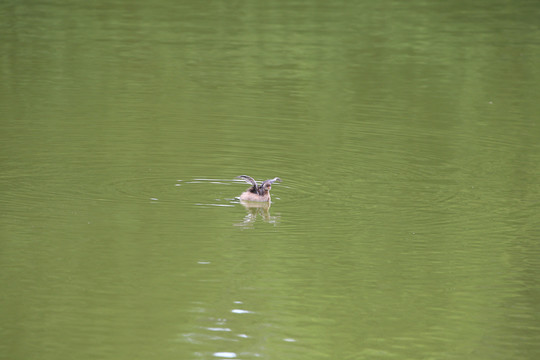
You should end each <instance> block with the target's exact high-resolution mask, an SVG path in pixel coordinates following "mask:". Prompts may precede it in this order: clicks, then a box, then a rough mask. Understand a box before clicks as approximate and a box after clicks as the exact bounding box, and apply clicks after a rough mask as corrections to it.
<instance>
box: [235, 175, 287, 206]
mask: <svg viewBox="0 0 540 360" xmlns="http://www.w3.org/2000/svg"><path fill="white" fill-rule="evenodd" d="M237 178H239V179H243V180H244V181H245V182H247V183H248V184H251V187H250V188H249V189H247V190H246V191H244V192H243V193H242V194H241V195H240V200H243V201H258V202H265V201H270V189H271V188H272V183H273V182H276V181H278V182H281V179H280V178H278V177H275V178H273V179H269V180H264V181H263V182H262V183H261V185H257V182H256V181H255V180H254V179H253V178H252V177H251V176H247V175H240V176H237Z"/></svg>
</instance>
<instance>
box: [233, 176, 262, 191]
mask: <svg viewBox="0 0 540 360" xmlns="http://www.w3.org/2000/svg"><path fill="white" fill-rule="evenodd" d="M237 178H238V179H243V180H244V181H245V182H247V183H248V184H251V185H253V186H255V189H256V188H257V182H256V181H255V180H254V179H253V178H252V177H251V176H247V175H240V176H237Z"/></svg>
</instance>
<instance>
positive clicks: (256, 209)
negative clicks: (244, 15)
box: [235, 200, 280, 228]
mask: <svg viewBox="0 0 540 360" xmlns="http://www.w3.org/2000/svg"><path fill="white" fill-rule="evenodd" d="M240 204H242V206H244V207H245V208H246V210H247V214H246V216H245V217H244V220H243V221H242V222H241V223H238V224H235V225H236V226H242V227H246V228H248V227H251V226H253V225H254V224H255V222H256V221H257V218H259V217H260V218H261V219H262V220H263V221H264V222H267V223H269V224H273V225H274V226H276V225H277V224H278V222H279V218H280V216H272V215H271V214H270V206H271V205H270V204H271V203H270V202H253V201H244V200H240Z"/></svg>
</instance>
